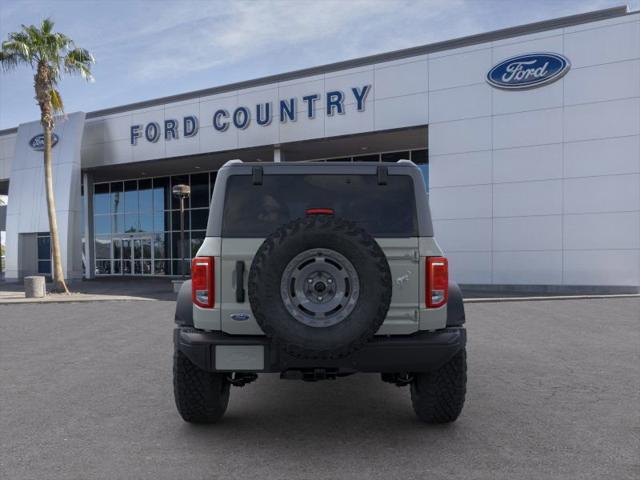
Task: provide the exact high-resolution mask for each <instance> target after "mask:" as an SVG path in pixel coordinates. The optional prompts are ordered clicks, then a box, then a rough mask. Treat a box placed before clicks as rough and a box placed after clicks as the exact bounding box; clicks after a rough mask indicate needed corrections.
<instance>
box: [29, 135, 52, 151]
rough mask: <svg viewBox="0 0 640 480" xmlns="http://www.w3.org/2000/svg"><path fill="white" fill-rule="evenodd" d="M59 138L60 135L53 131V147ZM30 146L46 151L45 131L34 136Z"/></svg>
mask: <svg viewBox="0 0 640 480" xmlns="http://www.w3.org/2000/svg"><path fill="white" fill-rule="evenodd" d="M58 140H59V138H58V135H56V134H55V133H52V134H51V148H53V147H55V146H56V143H58ZM29 146H30V147H31V148H33V149H34V150H37V151H38V152H43V151H44V133H39V134H38V135H36V136H34V137H33V138H32V139H31V140H29Z"/></svg>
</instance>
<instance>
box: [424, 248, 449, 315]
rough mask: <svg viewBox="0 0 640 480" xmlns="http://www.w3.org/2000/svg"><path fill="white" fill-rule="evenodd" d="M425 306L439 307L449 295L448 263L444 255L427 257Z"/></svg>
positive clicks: (445, 301)
mask: <svg viewBox="0 0 640 480" xmlns="http://www.w3.org/2000/svg"><path fill="white" fill-rule="evenodd" d="M426 263H427V271H426V286H427V287H426V299H427V308H437V307H441V306H442V305H444V304H445V303H447V298H448V297H449V264H448V262H447V259H446V258H444V257H427V259H426Z"/></svg>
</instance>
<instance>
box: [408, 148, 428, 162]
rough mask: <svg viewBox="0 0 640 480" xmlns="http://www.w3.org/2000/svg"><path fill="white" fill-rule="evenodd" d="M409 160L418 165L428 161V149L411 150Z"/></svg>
mask: <svg viewBox="0 0 640 480" xmlns="http://www.w3.org/2000/svg"><path fill="white" fill-rule="evenodd" d="M411 161H412V162H413V163H415V164H418V165H421V164H424V163H429V156H428V150H413V151H412V152H411Z"/></svg>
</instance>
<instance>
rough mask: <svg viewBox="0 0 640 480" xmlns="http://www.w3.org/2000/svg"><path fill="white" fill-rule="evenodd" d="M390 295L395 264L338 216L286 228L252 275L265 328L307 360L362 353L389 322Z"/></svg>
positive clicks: (260, 255) (272, 239)
mask: <svg viewBox="0 0 640 480" xmlns="http://www.w3.org/2000/svg"><path fill="white" fill-rule="evenodd" d="M391 290H392V285H391V273H390V270H389V264H388V263H387V259H386V257H385V255H384V252H383V251H382V249H381V248H380V246H379V245H378V244H377V242H376V241H375V239H374V238H373V237H372V236H371V235H369V234H368V233H367V232H366V231H365V230H363V229H362V228H360V227H358V226H357V225H356V224H355V223H353V222H351V221H347V220H344V219H341V218H336V217H334V216H333V215H310V216H307V217H305V218H299V219H297V220H293V221H292V222H290V223H288V224H286V225H283V226H281V227H279V228H278V229H277V230H276V231H275V232H273V233H272V234H271V235H270V236H269V237H268V238H267V239H266V240H265V241H264V242H263V243H262V245H261V246H260V248H259V249H258V252H257V253H256V256H255V258H254V260H253V263H252V265H251V270H250V272H249V301H250V303H251V309H252V311H253V314H254V315H255V318H256V320H257V322H258V324H259V325H260V327H261V328H262V330H263V331H264V332H265V334H266V335H267V336H269V337H270V338H271V339H272V340H273V341H274V342H276V343H277V344H278V345H280V346H281V347H282V348H283V349H284V350H285V351H286V352H288V353H289V354H291V355H294V356H297V357H301V358H339V357H343V356H345V355H349V354H350V353H352V352H354V351H356V350H357V349H359V348H360V347H362V346H363V345H364V344H365V343H366V342H367V341H369V340H370V339H371V338H372V337H373V335H374V334H375V333H376V331H377V330H378V328H379V327H380V325H381V324H382V322H383V321H384V319H385V317H386V315H387V311H388V310H389V304H390V303H391Z"/></svg>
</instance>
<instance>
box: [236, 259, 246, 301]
mask: <svg viewBox="0 0 640 480" xmlns="http://www.w3.org/2000/svg"><path fill="white" fill-rule="evenodd" d="M236 302H238V303H244V262H243V261H242V260H238V261H237V262H236Z"/></svg>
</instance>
